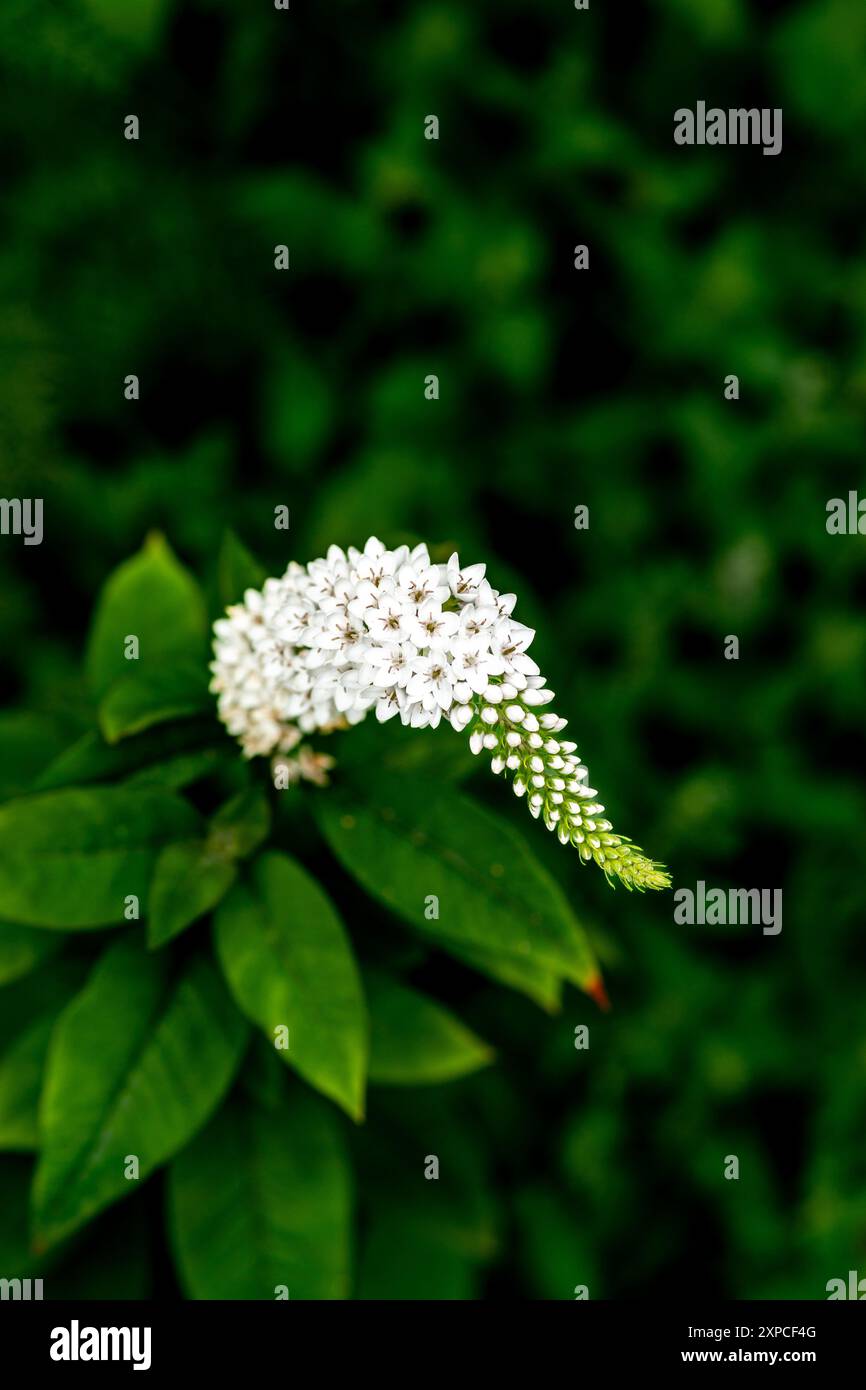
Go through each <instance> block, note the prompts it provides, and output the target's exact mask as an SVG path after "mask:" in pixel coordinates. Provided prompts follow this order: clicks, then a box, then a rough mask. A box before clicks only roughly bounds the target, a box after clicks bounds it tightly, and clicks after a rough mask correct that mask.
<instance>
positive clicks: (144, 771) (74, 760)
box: [33, 719, 226, 791]
mask: <svg viewBox="0 0 866 1390" xmlns="http://www.w3.org/2000/svg"><path fill="white" fill-rule="evenodd" d="M208 744H212V745H213V747H208V746H207V745H208ZM225 748H226V745H225V740H224V739H223V738H222V737H221V735H220V733H219V730H218V728H217V727H216V725H215V724H214V721H213V720H212V719H208V720H194V721H190V722H188V723H185V724H174V725H172V726H171V727H170V728H167V729H159V730H158V731H155V732H152V733H144V734H138V735H136V736H135V737H132V738H127V739H124V740H123V742H122V743H119V744H113V745H112V744H110V743H106V742H105V740H104V739H103V738H102V736H101V735H100V734H98V733H87V734H84V735H83V737H82V738H80V739H78V740H77V742H76V743H74V744H72V746H71V747H70V748H67V749H66V750H65V751H64V752H63V753H61V754H60V756H59V757H57V758H55V759H54V761H53V762H52V763H51V764H50V765H49V766H48V767H47V768H46V769H45V771H44V772H43V773H42V775H41V776H40V777H39V778H37V780H36V782H35V783H34V785H33V791H57V790H59V789H60V788H62V787H82V786H87V785H89V784H90V783H94V782H110V781H118V780H120V779H122V778H128V779H130V781H131V779H132V778H133V777H134V776H136V775H137V774H141V779H142V780H144V779H146V778H147V777H152V778H153V779H154V780H157V779H159V777H160V768H163V767H165V766H166V765H167V764H171V763H172V762H173V761H174V758H175V757H176V756H181V755H189V756H193V755H197V756H199V757H201V758H202V759H204V758H205V755H206V757H207V764H206V765H205V766H206V767H207V766H214V765H215V764H216V763H217V762H218V761H219V760H220V759H221V758H224V757H225ZM166 785H167V784H166ZM175 785H177V784H175Z"/></svg>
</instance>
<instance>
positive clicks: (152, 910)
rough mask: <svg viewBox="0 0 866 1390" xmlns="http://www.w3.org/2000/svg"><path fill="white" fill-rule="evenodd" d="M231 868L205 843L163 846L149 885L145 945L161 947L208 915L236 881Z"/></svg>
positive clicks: (199, 841)
mask: <svg viewBox="0 0 866 1390" xmlns="http://www.w3.org/2000/svg"><path fill="white" fill-rule="evenodd" d="M237 872H238V871H237V868H236V866H235V865H234V864H232V863H230V862H226V861H225V860H223V859H219V858H217V857H216V856H215V855H214V854H213V853H212V852H211V850H210V849H209V848H208V843H207V841H206V840H190V841H189V842H188V843H184V844H177V845H166V846H165V849H163V850H160V853H159V856H158V858H157V861H156V868H155V869H154V871H153V880H152V882H151V885H150V902H149V906H148V914H147V944H148V946H149V947H150V948H151V949H152V950H154V949H156V948H157V947H158V946H164V945H165V943H166V942H167V941H171V940H172V939H173V938H174V937H175V936H177V935H178V934H179V933H180V932H182V931H183V930H184V929H185V928H186V927H188V926H190V925H191V924H192V923H193V922H195V921H197V920H198V918H199V917H203V916H204V915H205V913H206V912H210V911H211V909H212V908H214V907H216V905H217V903H218V902H219V901H220V900H221V899H222V898H223V897H225V894H226V893H227V892H228V890H229V889H230V888H231V886H232V884H233V883H234V881H235V878H236V877H237Z"/></svg>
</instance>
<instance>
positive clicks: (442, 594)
mask: <svg viewBox="0 0 866 1390" xmlns="http://www.w3.org/2000/svg"><path fill="white" fill-rule="evenodd" d="M413 553H414V552H413ZM425 556H426V551H425ZM396 585H397V591H398V593H400V594H401V595H402V596H403V597H404V599H406V601H407V602H408V603H411V604H412V605H413V606H414V607H415V608H420V607H421V606H422V605H423V604H425V603H429V602H430V600H431V599H435V600H436V601H437V602H438V603H443V602H444V601H445V599H447V597H448V595H449V593H450V589H449V588H448V585H447V584H444V583H443V582H442V575H441V572H440V570H439V566H438V565H431V564H430V563H429V559H428V560H427V562H426V563H425V562H424V557H422V558H421V559H420V561H413V560H409V561H407V563H406V564H405V565H401V566H400V568H399V569H398V571H397V576H396Z"/></svg>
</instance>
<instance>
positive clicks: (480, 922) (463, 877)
mask: <svg viewBox="0 0 866 1390" xmlns="http://www.w3.org/2000/svg"><path fill="white" fill-rule="evenodd" d="M315 804H316V815H317V819H318V822H319V825H320V826H321V828H322V831H323V833H324V835H325V837H326V839H327V840H328V843H329V844H330V846H331V848H332V850H333V851H334V853H335V854H336V856H337V858H338V859H339V860H340V862H341V863H342V864H343V865H344V867H345V868H346V869H348V871H349V872H350V873H351V874H353V875H354V877H355V878H356V879H357V880H358V882H359V883H360V884H362V885H363V887H364V888H366V889H367V891H368V892H369V893H371V894H372V896H373V897H375V898H378V899H379V900H380V901H381V902H384V903H385V904H386V905H387V906H388V907H390V908H392V909H393V910H394V911H395V912H397V913H398V914H399V915H400V916H401V917H404V918H405V919H406V920H407V921H409V922H411V923H412V924H413V925H414V926H416V927H418V928H420V929H421V930H422V931H423V932H425V933H426V934H427V935H429V936H431V937H435V938H436V940H437V942H438V943H439V944H440V945H441V946H443V947H444V948H445V949H446V950H447V949H448V947H449V945H450V944H451V943H452V942H453V943H456V945H457V946H458V947H461V948H466V947H469V948H480V949H481V950H482V951H485V952H488V953H495V954H497V955H500V956H502V957H503V958H507V959H508V960H509V962H510V965H511V967H512V968H515V967H517V966H519V963H520V962H521V961H523V960H526V961H528V962H529V964H530V967H533V968H537V967H541V969H542V970H543V971H545V972H550V973H551V974H556V975H561V976H563V977H564V978H565V979H567V980H572V981H573V982H574V983H575V984H577V985H580V986H582V987H583V988H587V987H588V986H589V987H591V986H592V985H593V983H594V982H595V981H596V980H597V979H598V975H599V972H598V966H597V965H596V962H595V959H594V956H593V954H592V950H591V948H590V946H589V943H588V941H587V939H586V936H585V935H584V933H583V931H582V929H581V927H580V926H579V924H578V922H577V920H576V918H575V917H574V915H573V913H572V912H571V909H570V907H569V905H568V902H567V900H566V898H565V895H564V894H563V892H562V890H561V889H560V888H559V886H558V884H557V883H556V882H555V881H554V880H553V879H552V878H550V876H549V875H548V874H547V873H546V872H545V870H544V869H543V868H542V867H541V865H540V864H539V863H538V861H537V860H536V859H535V858H534V856H533V855H532V853H531V851H530V850H529V848H528V846H527V844H526V842H525V840H524V839H523V837H522V836H521V835H520V834H518V832H517V831H516V830H514V829H513V828H512V827H511V826H510V825H509V824H508V823H507V822H505V821H502V820H500V819H499V818H498V817H497V816H494V815H493V814H492V813H491V812H489V811H487V810H486V809H484V808H482V807H481V806H479V805H477V804H476V803H475V802H473V801H471V800H470V799H469V798H468V797H466V796H464V795H463V794H462V793H460V792H458V791H456V790H454V789H453V788H450V787H447V786H442V785H440V784H437V783H435V782H430V781H425V782H422V781H420V780H417V779H412V780H406V779H401V778H393V777H385V776H376V777H375V778H371V779H370V781H369V782H368V784H367V787H366V788H365V789H364V790H361V789H360V788H357V787H356V788H352V787H348V786H346V787H341V788H333V789H332V790H330V791H329V792H328V795H327V796H323V797H320V798H317V799H316V803H315ZM431 896H434V897H436V898H438V900H439V908H438V911H439V918H438V920H437V919H435V918H428V917H427V915H426V911H427V903H428V899H429V898H430V897H431Z"/></svg>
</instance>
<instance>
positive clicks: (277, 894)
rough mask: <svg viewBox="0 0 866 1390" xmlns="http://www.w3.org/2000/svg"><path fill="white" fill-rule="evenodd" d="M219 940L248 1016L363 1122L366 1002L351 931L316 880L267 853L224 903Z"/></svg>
mask: <svg viewBox="0 0 866 1390" xmlns="http://www.w3.org/2000/svg"><path fill="white" fill-rule="evenodd" d="M215 939H216V947H217V953H218V955H219V959H220V961H221V963H222V967H223V970H224V972H225V976H226V979H227V980H228V982H229V984H230V986H231V988H232V991H233V993H234V995H235V998H236V999H237V1001H238V1004H239V1005H240V1007H241V1008H242V1009H243V1011H244V1013H246V1014H247V1015H248V1017H249V1018H251V1019H252V1020H253V1022H254V1023H257V1024H258V1025H259V1026H260V1027H261V1028H263V1029H264V1031H265V1034H266V1035H267V1037H268V1039H269V1041H270V1042H271V1043H276V1044H277V1051H278V1053H279V1056H280V1057H281V1058H282V1059H283V1060H284V1061H285V1062H287V1063H288V1064H289V1065H290V1066H292V1067H294V1068H295V1070H296V1071H297V1072H299V1073H300V1075H301V1076H303V1077H304V1079H305V1080H306V1081H309V1083H310V1085H311V1086H315V1087H316V1088H317V1090H319V1091H321V1092H322V1093H323V1094H324V1095H326V1096H328V1097H330V1099H331V1100H335V1101H336V1102H337V1104H338V1105H341V1106H342V1107H343V1108H344V1110H346V1111H347V1113H348V1114H349V1115H351V1116H352V1118H353V1119H356V1120H357V1119H360V1118H361V1117H362V1115H363V1111H364V1082H365V1078H366V1072H367V1051H368V1024H367V1013H366V1008H365V1005H364V995H363V991H362V988H361V980H360V976H359V974H358V967H357V965H356V963H355V957H354V955H353V953H352V947H351V944H350V942H349V939H348V937H347V935H346V932H345V929H344V927H343V924H342V922H341V921H340V919H339V917H338V916H337V913H336V911H335V909H334V907H333V906H332V904H331V902H330V900H329V898H328V897H327V896H326V895H325V893H323V892H322V890H321V888H320V887H319V885H318V884H317V883H316V881H315V879H313V878H311V877H310V876H309V874H307V873H306V872H305V870H304V869H302V868H301V866H300V865H299V864H297V863H295V861H294V860H293V859H290V858H289V857H288V856H287V855H285V854H277V853H269V854H264V855H262V856H261V858H259V859H257V860H256V861H255V863H254V864H253V866H252V872H251V875H250V881H249V882H240V883H238V884H236V885H235V887H234V888H233V889H232V891H231V893H230V894H229V896H228V897H227V898H226V899H225V900H224V901H223V902H222V903H221V904H220V907H219V909H218V911H217V914H216V920H215ZM280 1030H288V1046H287V1047H281V1046H280V1045H279V1044H280V1043H281V1041H282V1040H283V1037H284V1034H283V1033H282V1032H281V1031H280Z"/></svg>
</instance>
